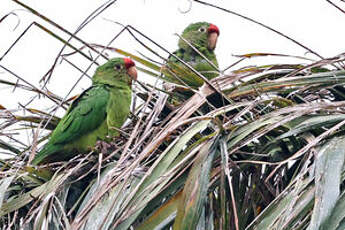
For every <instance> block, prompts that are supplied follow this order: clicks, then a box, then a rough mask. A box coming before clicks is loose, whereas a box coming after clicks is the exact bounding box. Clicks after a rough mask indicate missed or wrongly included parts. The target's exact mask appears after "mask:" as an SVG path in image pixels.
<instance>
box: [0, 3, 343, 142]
mask: <svg viewBox="0 0 345 230" xmlns="http://www.w3.org/2000/svg"><path fill="white" fill-rule="evenodd" d="M206 1H207V0H206ZM333 1H334V3H336V4H338V5H339V6H340V7H342V8H343V9H345V3H344V2H342V1H340V0H333ZM22 2H24V3H25V4H28V5H29V6H30V7H32V8H34V9H36V10H37V11H38V12H40V13H42V14H43V15H45V16H47V17H49V18H50V19H51V20H53V21H55V22H56V23H58V24H59V25H61V26H63V27H64V28H66V29H68V30H69V31H71V32H74V31H75V30H76V28H77V27H78V26H79V25H80V23H81V22H82V21H83V20H84V19H85V18H86V17H87V16H88V15H89V14H90V13H91V12H92V11H93V10H94V9H96V8H97V7H98V6H100V5H101V4H102V3H104V2H106V1H104V0H93V1H85V0H73V1H70V0H59V1H53V0H45V1H42V0H30V1H28V0H22ZM208 2H210V3H213V4H216V5H219V6H222V7H224V8H226V9H229V10H232V11H235V12H237V13H240V14H243V15H246V16H248V17H250V18H253V19H255V20H257V21H260V22H262V23H264V24H266V25H268V26H271V27H272V28H274V29H277V30H279V31H280V32H282V33H284V34H286V35H288V36H290V37H292V38H294V39H295V40H297V41H299V42H301V43H302V44H304V45H306V46H308V47H309V48H311V49H312V50H314V51H316V52H318V53H319V54H320V55H322V56H324V57H330V56H334V55H337V54H340V53H342V52H345V46H344V43H345V31H344V28H343V27H344V25H345V14H343V13H342V12H340V11H339V10H337V9H336V8H334V7H333V6H331V5H330V4H329V3H327V1H326V0H289V1H286V0H285V1H283V0H264V1H255V0H237V1H234V0H233V1H230V0H209V1H208ZM188 6H189V2H188V1H186V0H118V1H117V2H116V3H115V4H114V5H113V6H111V7H110V8H108V9H107V10H106V11H105V12H104V13H103V14H101V15H100V16H99V17H98V18H96V19H95V20H94V21H92V22H91V23H90V24H89V25H87V26H86V27H85V28H84V29H83V30H82V31H81V32H80V33H78V36H79V37H80V38H82V39H83V40H84V41H86V42H89V43H98V44H103V45H107V43H108V42H109V41H110V40H111V39H112V38H113V37H114V36H115V35H116V34H117V33H118V32H119V31H120V30H121V27H120V26H119V25H116V24H114V23H112V22H110V21H109V20H112V21H117V22H120V23H122V24H130V25H132V26H133V27H135V28H137V29H139V30H140V31H142V32H143V33H145V34H146V35H147V36H149V37H150V38H151V39H153V40H155V41H157V42H158V43H159V44H160V45H162V46H164V47H165V48H167V49H168V50H170V51H174V50H175V49H176V47H177V37H176V36H175V35H174V33H180V32H181V31H182V30H183V29H184V28H185V27H186V26H187V25H188V24H190V23H192V22H197V21H208V22H211V23H213V24H215V25H217V26H218V27H219V29H220V37H219V39H218V45H217V48H216V54H217V56H218V60H219V63H220V67H221V68H225V67H226V66H228V65H229V64H231V63H233V62H234V61H236V60H237V59H236V58H235V57H233V56H232V54H245V53H252V52H270V53H284V54H291V55H299V56H307V57H309V58H316V57H315V56H314V55H311V54H306V50H304V49H303V48H301V47H299V46H297V45H296V44H294V43H293V42H291V41H289V40H287V39H286V38H284V37H281V36H279V35H277V34H275V33H273V32H271V31H269V30H267V29H265V28H263V27H260V26H258V25H256V24H253V23H252V22H249V21H246V20H244V19H242V18H239V17H237V16H234V15H231V14H228V13H225V12H223V11H220V10H217V9H213V8H210V7H207V6H204V5H201V4H198V3H196V2H194V3H193V4H192V6H191V10H190V11H189V12H187V13H182V12H181V10H179V9H182V10H186V9H188ZM18 9H22V7H21V6H19V5H17V4H16V3H14V2H13V1H11V0H1V1H0V18H2V17H3V16H4V15H5V14H7V13H9V12H11V11H13V10H15V11H14V12H15V13H16V14H17V15H18V18H19V19H20V24H19V26H18V27H17V28H16V29H15V30H14V31H13V29H14V27H15V25H16V24H17V21H18V18H17V17H15V16H10V17H8V18H6V19H5V20H4V21H3V22H2V23H0V57H1V56H2V55H3V53H4V52H5V50H6V49H7V48H8V47H9V46H10V45H11V43H13V41H14V40H15V39H16V38H17V37H18V36H19V35H20V34H21V33H22V32H23V31H24V30H25V28H26V27H27V26H28V25H29V24H30V23H31V22H33V21H37V22H39V23H41V24H42V25H44V26H46V27H47V28H49V29H52V30H53V31H55V32H56V33H57V34H58V35H59V36H62V37H63V38H65V39H67V38H68V36H67V35H66V34H64V33H63V32H62V31H59V30H57V29H56V28H54V27H52V26H50V25H48V24H47V23H45V22H43V21H42V20H40V19H39V18H38V17H36V16H34V15H32V14H31V13H28V12H26V11H23V10H18ZM73 44H74V45H75V46H77V47H80V46H81V44H80V43H77V42H74V43H73ZM112 46H114V47H118V48H121V49H124V50H127V51H130V52H133V53H136V54H138V53H137V51H140V52H144V53H145V54H149V53H148V52H147V51H146V50H145V49H143V47H142V46H140V45H139V44H138V43H137V42H136V41H135V40H134V39H133V38H132V37H131V36H130V34H129V33H123V34H122V35H121V36H120V37H119V38H118V39H117V40H115V42H113V43H112ZM61 47H62V43H61V42H59V41H57V40H56V39H54V38H52V37H51V36H49V35H48V34H46V33H45V32H43V31H41V30H39V29H38V28H33V29H31V30H30V31H29V32H28V33H27V34H26V35H25V37H23V38H22V39H21V40H20V42H19V43H18V44H17V45H16V46H15V47H14V48H13V50H12V51H11V52H10V53H9V54H8V55H7V56H6V57H5V58H4V59H3V60H1V61H0V64H1V65H3V66H5V67H7V68H9V69H11V70H12V71H14V72H16V73H17V74H18V75H19V76H20V77H22V78H24V79H26V80H28V81H30V82H32V83H34V85H35V86H37V87H40V83H39V79H41V77H42V76H43V75H44V74H45V73H46V72H47V71H48V69H49V68H50V67H51V65H52V64H53V62H54V60H55V58H56V56H57V54H58V52H59V50H60V49H61ZM150 47H151V48H155V47H154V46H152V45H150ZM155 49H156V48H155ZM67 51H68V50H67ZM160 53H161V54H162V55H164V56H167V55H166V54H165V53H164V52H160ZM108 54H109V56H110V57H113V56H118V55H116V54H114V53H109V52H108ZM151 57H153V56H152V55H151ZM70 60H71V61H73V63H75V64H76V65H78V67H79V68H81V69H83V70H85V69H86V68H87V67H88V63H89V61H87V60H85V58H82V57H81V56H80V55H76V56H74V57H71V58H70ZM156 60H158V59H157V58H156ZM278 61H279V62H286V63H294V62H296V60H293V59H277V58H275V59H274V58H265V59H263V58H260V59H256V62H257V63H260V62H262V63H266V64H268V63H270V62H271V63H277V62H278ZM99 62H100V63H103V62H104V60H99ZM249 64H252V62H251V61H247V62H244V63H243V64H242V66H243V65H249ZM93 71H94V68H93V69H91V70H90V71H89V72H88V74H89V75H92V73H93ZM80 76H81V74H80V72H78V71H77V70H75V69H74V68H73V67H71V66H70V65H69V64H67V63H65V62H64V63H62V64H60V65H58V66H57V68H56V70H55V72H54V74H53V77H52V80H51V81H50V83H49V85H48V88H49V89H50V90H51V91H53V92H54V93H56V94H58V95H60V96H62V97H65V96H66V94H67V92H68V91H69V90H70V88H71V87H72V85H73V84H74V83H75V82H76V80H77V79H78V78H79V77H80ZM139 78H140V73H139ZM0 79H7V80H11V81H16V79H15V78H14V77H13V76H11V75H9V74H7V73H6V72H5V71H4V70H2V69H0ZM146 80H148V79H147V78H146ZM89 85H90V80H88V79H87V78H83V79H82V81H81V82H80V84H78V86H77V87H76V89H75V90H74V91H73V92H72V93H71V95H70V96H72V95H75V94H76V93H79V92H80V91H81V90H83V89H85V88H87V87H88V86H89ZM12 90H13V89H12V88H9V87H5V86H2V85H0V104H1V105H3V106H5V107H6V108H9V109H15V108H18V103H22V104H26V103H27V102H28V100H29V99H28V93H26V92H24V91H22V90H16V91H15V92H13V91H12ZM34 95H35V94H29V96H34ZM52 105H53V104H52V103H51V102H50V101H49V100H47V99H44V98H43V99H41V100H36V101H35V103H33V104H30V106H29V107H33V108H39V109H48V108H49V107H50V106H52ZM59 114H63V111H60V113H59ZM0 138H1V137H0ZM25 141H28V142H30V137H28V139H27V140H25Z"/></svg>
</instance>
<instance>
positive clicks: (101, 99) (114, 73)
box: [31, 58, 137, 165]
mask: <svg viewBox="0 0 345 230" xmlns="http://www.w3.org/2000/svg"><path fill="white" fill-rule="evenodd" d="M136 78H137V71H136V68H135V64H134V62H133V61H132V60H131V59H129V58H113V59H111V60H109V61H108V62H107V63H105V64H104V65H102V66H99V67H98V68H97V70H96V72H95V74H94V76H93V78H92V86H91V87H90V88H88V89H87V90H85V91H84V92H83V93H82V94H81V95H80V96H79V97H78V98H77V99H76V100H75V101H73V103H72V105H71V106H70V108H69V109H68V111H67V113H66V114H65V115H64V117H63V118H62V119H61V121H60V122H59V124H58V125H57V127H56V128H55V130H54V131H53V133H52V135H51V137H50V139H49V141H48V143H47V144H46V145H45V146H44V147H43V149H42V150H41V151H40V152H38V153H37V155H36V156H35V157H34V159H33V160H32V162H31V163H32V164H33V165H38V164H43V163H50V162H55V161H61V160H67V159H70V158H72V157H73V156H74V155H76V154H77V153H83V152H87V151H90V150H91V149H92V148H93V147H94V145H95V144H96V142H97V141H104V140H107V139H108V137H115V136H118V135H119V133H118V131H117V128H121V126H122V125H123V123H124V122H125V120H126V119H127V116H128V115H129V113H130V105H131V99H132V91H131V84H132V80H136Z"/></svg>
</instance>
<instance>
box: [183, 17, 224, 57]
mask: <svg viewBox="0 0 345 230" xmlns="http://www.w3.org/2000/svg"><path fill="white" fill-rule="evenodd" d="M218 36H219V29H218V27H217V26H215V25H213V24H211V23H208V22H197V23H193V24H190V25H189V26H188V27H187V28H186V29H185V30H184V31H183V32H182V36H181V37H183V38H184V39H186V40H187V41H188V42H190V43H191V44H192V45H193V46H195V47H196V48H198V47H200V48H203V47H205V48H207V49H209V50H211V51H212V50H214V49H215V48H216V44H217V38H218ZM178 46H179V47H180V48H182V49H185V50H186V49H190V47H189V45H188V44H187V43H186V42H185V41H183V39H180V40H179V42H178Z"/></svg>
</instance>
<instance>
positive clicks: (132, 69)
mask: <svg viewBox="0 0 345 230" xmlns="http://www.w3.org/2000/svg"><path fill="white" fill-rule="evenodd" d="M127 74H128V75H129V76H130V77H131V78H132V79H133V80H135V81H136V80H137V68H135V66H131V67H129V68H128V69H127Z"/></svg>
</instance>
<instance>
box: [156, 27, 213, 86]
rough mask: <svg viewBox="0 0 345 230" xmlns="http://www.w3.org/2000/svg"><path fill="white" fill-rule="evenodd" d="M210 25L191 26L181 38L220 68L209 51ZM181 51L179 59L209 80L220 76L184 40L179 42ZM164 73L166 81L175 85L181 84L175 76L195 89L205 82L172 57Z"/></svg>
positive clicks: (178, 53) (178, 51)
mask: <svg viewBox="0 0 345 230" xmlns="http://www.w3.org/2000/svg"><path fill="white" fill-rule="evenodd" d="M209 26H210V24H209V23H207V22H198V23H193V24H190V25H189V26H188V27H187V28H186V29H185V30H184V31H183V32H182V35H181V37H182V38H184V39H185V40H187V41H188V42H189V43H190V44H192V45H193V46H194V47H195V48H196V49H197V50H198V51H199V52H200V53H202V54H203V55H204V56H205V57H206V58H207V59H208V60H209V61H210V62H212V63H213V64H214V65H215V66H216V67H217V68H218V62H217V58H216V55H215V53H214V51H213V50H210V49H208V47H207V45H208V34H207V29H208V28H209ZM178 46H179V49H178V50H176V51H175V52H174V53H173V54H175V55H176V56H177V57H178V58H180V59H182V60H183V61H184V62H187V63H188V64H190V65H191V66H192V67H193V68H194V69H195V70H197V71H198V72H199V73H200V74H202V75H203V76H205V77H206V78H207V79H212V78H214V77H216V76H218V72H217V70H216V69H215V68H214V67H213V66H212V65H211V64H209V63H208V62H207V61H206V60H205V58H203V57H202V56H201V55H200V54H198V52H196V51H195V50H194V49H193V48H192V47H191V46H190V45H189V44H187V43H186V42H185V41H184V40H183V39H180V40H179V42H178ZM163 73H164V75H165V77H166V79H167V80H168V81H170V82H173V83H178V84H181V82H179V81H178V80H176V78H175V77H174V75H176V76H178V77H179V78H180V79H182V81H183V82H185V83H186V84H188V85H189V86H191V87H193V88H197V87H200V86H201V85H202V84H203V80H202V79H201V78H200V77H199V76H198V75H196V74H195V73H193V72H192V71H191V70H189V69H188V67H186V66H185V65H184V64H183V63H181V62H180V61H179V60H178V59H177V58H175V57H174V56H173V55H171V56H170V57H169V58H168V62H167V64H166V65H165V67H164V68H163Z"/></svg>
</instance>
